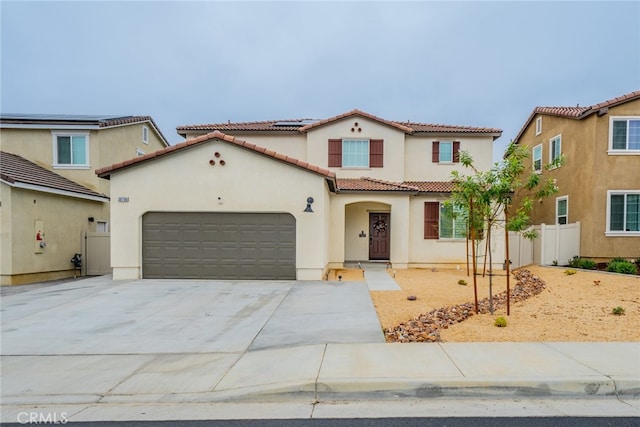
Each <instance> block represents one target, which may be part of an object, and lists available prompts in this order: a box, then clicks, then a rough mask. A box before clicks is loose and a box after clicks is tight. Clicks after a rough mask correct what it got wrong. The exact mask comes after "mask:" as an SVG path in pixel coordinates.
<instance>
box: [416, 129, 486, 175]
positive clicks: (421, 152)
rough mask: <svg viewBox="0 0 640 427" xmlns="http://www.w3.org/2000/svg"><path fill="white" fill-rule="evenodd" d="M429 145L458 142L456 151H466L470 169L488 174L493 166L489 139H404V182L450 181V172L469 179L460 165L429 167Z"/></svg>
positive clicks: (421, 137)
mask: <svg viewBox="0 0 640 427" xmlns="http://www.w3.org/2000/svg"><path fill="white" fill-rule="evenodd" d="M433 141H460V151H468V152H469V154H470V155H471V157H472V158H473V163H474V165H475V166H476V167H477V168H478V169H480V170H488V169H490V168H491V165H492V163H493V137H490V136H489V137H460V136H455V137H451V136H450V135H449V136H446V135H441V136H428V137H427V136H422V135H420V136H412V135H407V142H406V150H405V158H404V162H405V177H404V180H405V181H450V180H451V173H452V172H453V171H454V170H458V171H460V173H462V174H466V175H471V174H472V173H473V171H472V170H471V169H466V168H465V167H464V166H462V165H461V164H460V163H433V162H432V161H431V160H432V158H431V150H432V145H433Z"/></svg>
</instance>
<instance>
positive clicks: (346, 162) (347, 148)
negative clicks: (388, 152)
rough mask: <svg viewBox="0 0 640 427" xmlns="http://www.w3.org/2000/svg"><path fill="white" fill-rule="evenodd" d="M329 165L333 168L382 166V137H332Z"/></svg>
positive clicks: (329, 148)
mask: <svg viewBox="0 0 640 427" xmlns="http://www.w3.org/2000/svg"><path fill="white" fill-rule="evenodd" d="M328 153H329V159H328V165H329V167H333V168H341V167H343V168H381V167H383V165H384V141H383V140H382V139H330V140H329V147H328Z"/></svg>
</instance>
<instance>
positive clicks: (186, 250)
mask: <svg viewBox="0 0 640 427" xmlns="http://www.w3.org/2000/svg"><path fill="white" fill-rule="evenodd" d="M178 132H179V133H180V134H181V135H183V136H185V137H186V138H187V139H186V141H184V142H181V143H179V144H177V145H174V146H171V147H168V148H165V149H163V150H160V151H157V152H155V153H149V154H147V155H145V156H142V157H139V158H134V159H130V160H128V161H125V162H121V163H117V164H114V165H112V166H109V167H105V168H103V169H100V170H98V171H97V173H98V176H100V177H103V178H107V179H110V180H111V191H112V192H111V194H112V200H113V203H112V205H111V220H112V222H113V225H114V226H113V230H112V251H111V260H112V266H113V274H114V279H132V278H139V277H144V278H214V279H274V280H279V279H299V280H321V279H323V278H325V277H326V274H327V271H328V269H330V268H340V267H343V266H345V264H348V263H350V262H362V261H367V262H369V261H372V262H381V263H390V264H391V265H392V266H393V267H396V268H406V267H409V266H411V267H419V266H422V267H427V266H438V265H447V266H452V267H454V268H455V266H456V265H458V266H460V268H464V265H465V263H466V259H467V255H466V245H465V243H466V239H465V233H466V226H465V224H464V223H463V222H461V221H460V220H459V219H457V220H454V219H453V218H452V216H451V215H450V212H449V210H448V209H447V208H446V207H445V205H443V202H444V201H445V200H447V199H448V198H449V197H450V192H451V190H452V183H451V182H450V178H451V172H452V171H453V170H455V169H461V168H462V166H461V165H460V163H459V161H458V157H459V156H458V151H459V150H468V151H469V152H470V153H471V154H472V155H473V157H474V159H475V160H476V162H477V164H478V165H480V166H481V167H482V168H489V167H491V165H492V153H493V143H494V140H495V139H497V138H498V137H499V136H500V135H501V132H502V131H501V130H499V129H493V128H481V127H465V126H446V125H432V124H422V123H409V122H396V121H390V120H385V119H382V118H379V117H376V116H374V115H371V114H369V113H366V112H363V111H359V110H353V111H350V112H348V113H345V114H341V115H338V116H335V117H332V118H329V119H324V120H283V121H263V122H252V123H224V124H209V125H195V126H181V127H179V128H178ZM495 241H496V242H498V244H497V246H496V247H494V248H493V251H494V260H496V261H497V263H496V265H499V266H502V263H503V248H502V246H500V239H497V238H496V239H495ZM498 261H499V262H498ZM500 268H501V267H500Z"/></svg>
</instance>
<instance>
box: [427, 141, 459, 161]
mask: <svg viewBox="0 0 640 427" xmlns="http://www.w3.org/2000/svg"><path fill="white" fill-rule="evenodd" d="M431 147H432V148H431V161H432V162H433V163H458V162H459V161H460V141H433V143H432V146H431Z"/></svg>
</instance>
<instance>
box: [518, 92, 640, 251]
mask: <svg viewBox="0 0 640 427" xmlns="http://www.w3.org/2000/svg"><path fill="white" fill-rule="evenodd" d="M613 116H640V100H636V101H631V102H628V103H625V104H622V105H619V106H615V107H611V108H610V109H609V111H608V113H607V114H604V115H602V116H598V115H597V114H593V115H591V116H589V117H587V118H585V119H582V120H576V119H568V118H563V117H554V116H546V115H543V116H542V133H541V134H540V135H535V121H536V118H535V117H534V119H533V120H532V121H531V124H530V125H529V126H528V128H527V129H526V130H525V132H524V133H523V135H522V137H521V138H520V142H519V143H520V144H523V145H527V146H528V147H529V153H530V156H531V155H532V154H531V153H532V148H533V147H534V146H536V145H538V144H542V161H543V164H547V163H548V162H549V150H550V145H549V140H550V139H551V138H553V137H555V136H556V135H561V136H562V152H563V154H564V155H565V160H566V163H565V165H564V166H562V167H560V168H557V169H554V170H551V171H544V172H543V173H542V178H543V179H544V180H546V179H549V178H550V179H556V180H557V181H556V183H557V186H558V187H559V193H558V194H556V195H554V196H552V197H550V198H547V199H544V200H543V201H542V202H540V201H534V210H533V212H532V223H533V224H543V223H544V224H555V221H556V217H555V215H556V199H557V198H558V197H563V196H568V200H569V203H568V206H569V218H568V221H569V222H570V223H574V222H577V221H580V223H581V224H580V225H581V237H580V255H581V256H582V257H586V258H593V259H596V260H606V259H610V258H613V257H616V256H621V257H627V258H638V257H640V237H631V236H625V237H612V236H606V235H605V230H606V225H607V218H606V207H607V190H640V155H610V154H608V153H607V150H608V146H609V123H610V118H611V117H613ZM531 162H532V159H531V157H530V158H529V161H528V162H527V173H529V172H530V171H531ZM517 200H518V199H516V201H517ZM561 261H562V262H565V261H567V260H561Z"/></svg>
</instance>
